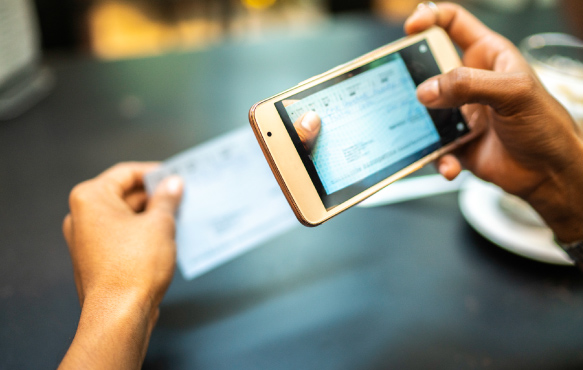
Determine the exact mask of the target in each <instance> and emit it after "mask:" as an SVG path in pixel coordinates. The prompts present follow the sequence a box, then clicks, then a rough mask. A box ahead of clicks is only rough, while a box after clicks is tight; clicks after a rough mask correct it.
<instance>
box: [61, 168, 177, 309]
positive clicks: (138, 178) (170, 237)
mask: <svg viewBox="0 0 583 370" xmlns="http://www.w3.org/2000/svg"><path fill="white" fill-rule="evenodd" d="M156 166H157V164H155V163H122V164H118V165H116V166H114V167H112V168H110V169H108V170H107V171H105V172H103V173H102V174H101V175H99V176H97V177H96V178H94V179H92V180H88V181H86V182H83V183H81V184H79V185H77V186H76V187H75V188H74V189H73V191H72V192H71V195H70V199H69V205H70V209H71V213H70V214H69V215H67V217H66V218H65V221H64V223H63V233H64V235H65V239H66V240H67V244H68V245H69V251H70V253H71V259H72V261H73V269H74V273H75V283H76V285H77V290H78V294H79V299H80V302H81V304H82V305H83V302H84V300H85V298H86V297H87V296H88V295H92V294H96V295H99V296H101V297H112V296H113V297H115V298H119V296H123V295H124V294H138V295H139V296H140V297H142V298H144V299H145V300H147V304H149V305H150V306H151V307H157V306H158V304H159V303H160V301H161V300H162V297H163V295H164V293H165V291H166V289H167V288H168V285H169V284H170V281H171V279H172V275H173V271H174V265H175V259H176V257H175V255H176V251H175V243H174V212H175V211H176V208H177V206H178V203H179V201H180V197H181V192H182V182H181V180H180V179H179V178H176V177H174V178H169V179H167V180H166V181H165V182H163V183H162V184H161V185H160V186H159V187H158V189H157V190H156V193H155V194H154V195H153V196H152V198H151V199H150V200H148V199H147V194H146V192H145V190H144V186H143V176H144V174H146V173H147V172H149V171H151V170H152V169H154V168H155V167H156Z"/></svg>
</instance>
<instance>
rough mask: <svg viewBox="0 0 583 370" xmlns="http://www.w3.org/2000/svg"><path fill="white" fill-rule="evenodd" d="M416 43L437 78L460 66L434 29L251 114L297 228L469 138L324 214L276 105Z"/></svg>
mask: <svg viewBox="0 0 583 370" xmlns="http://www.w3.org/2000/svg"><path fill="white" fill-rule="evenodd" d="M421 40H426V42H427V44H428V46H429V48H430V50H431V53H432V55H433V56H434V58H435V61H436V63H437V66H438V67H439V69H440V71H441V72H442V73H444V72H447V71H450V70H451V69H453V68H455V67H458V66H460V65H461V61H460V59H459V56H458V54H457V52H456V51H455V48H454V46H453V44H452V43H451V41H450V39H449V37H448V36H447V34H446V33H445V31H443V29H441V28H437V27H433V28H430V29H428V30H426V31H424V32H422V33H419V34H417V35H414V36H409V37H406V38H402V39H400V40H397V41H395V42H393V43H391V44H388V45H385V46H383V47H380V48H378V49H376V50H373V51H372V52H370V53H367V54H365V55H363V56H361V57H359V58H357V59H354V60H352V61H350V62H348V63H345V64H342V65H340V66H338V67H336V68H333V69H331V70H329V71H327V72H324V73H322V74H320V75H317V76H315V77H312V78H310V79H308V80H306V81H304V82H302V83H300V84H298V85H297V86H295V87H293V88H291V89H288V90H286V91H284V92H282V93H280V94H277V95H275V96H272V97H270V98H268V99H265V100H262V101H261V102H259V103H257V104H255V105H254V106H253V107H252V108H251V109H250V111H249V122H250V123H251V126H252V128H253V131H254V133H255V136H256V137H257V140H258V142H259V144H260V146H261V149H262V151H263V153H264V155H265V158H266V159H267V161H268V163H269V166H270V167H271V170H272V172H273V174H274V175H275V177H276V179H277V181H278V183H279V185H280V187H281V189H282V191H283V193H284V195H285V197H286V198H287V200H288V202H289V204H290V205H291V207H292V209H293V211H294V213H295V215H296V217H297V218H298V220H299V221H300V222H301V223H302V224H304V225H306V226H316V225H319V224H321V223H322V222H324V221H326V220H328V219H330V218H331V217H333V216H335V215H337V214H339V213H340V212H343V211H345V210H346V209H348V208H350V207H352V206H353V205H355V204H357V203H359V202H361V201H363V200H364V199H366V198H368V197H369V196H371V195H373V194H374V193H376V192H377V191H379V190H381V189H382V188H384V187H385V186H387V185H389V184H390V183H392V182H394V181H396V180H398V179H400V178H402V177H404V176H406V175H408V174H410V173H412V172H414V171H416V170H418V169H420V168H421V167H423V166H425V165H426V164H428V163H430V162H432V161H434V160H435V159H437V158H438V157H439V156H441V155H443V154H444V153H446V152H448V151H451V150H452V149H453V148H455V147H457V146H459V145H461V144H462V143H464V142H466V141H468V140H470V139H471V137H472V132H471V131H470V133H468V134H467V135H465V136H462V137H461V138H459V139H457V140H455V141H453V142H452V143H450V144H448V145H446V146H444V147H441V148H440V149H438V150H437V151H434V152H432V153H430V154H428V155H427V156H425V157H423V158H422V159H420V160H418V161H416V162H414V163H412V164H411V165H409V166H407V167H405V168H403V169H402V170H400V171H398V172H396V173H394V174H393V175H391V176H389V177H387V178H386V179H384V180H382V181H380V182H378V183H377V184H375V185H373V186H371V187H370V188H368V189H366V190H365V191H363V192H361V193H359V194H357V195H355V196H353V197H351V198H350V199H348V200H346V201H344V202H342V203H340V204H339V205H336V206H334V207H332V208H329V209H326V207H325V206H324V204H323V202H322V200H321V198H320V196H319V194H318V192H317V190H316V188H315V186H314V184H313V182H312V180H311V178H310V176H309V174H308V172H307V170H306V168H305V167H304V164H303V162H302V160H301V158H300V156H299V154H298V152H297V149H296V147H295V145H294V144H293V142H292V139H291V137H290V136H289V134H288V132H287V130H286V128H285V124H284V122H283V120H282V119H281V116H280V115H279V113H278V112H277V109H276V107H275V103H276V102H277V101H280V100H283V99H285V98H287V97H289V96H292V95H295V94H297V93H299V92H301V91H304V90H307V89H310V88H311V87H313V86H316V85H318V84H320V83H322V82H324V81H327V80H329V79H332V78H334V77H336V76H339V75H341V74H343V73H346V72H348V71H350V70H352V69H355V68H358V67H360V66H362V65H365V64H367V63H369V62H371V61H373V60H375V59H378V58H380V57H383V56H385V55H387V54H390V53H394V52H396V51H399V50H400V49H402V48H405V47H407V46H409V45H411V44H415V43H417V42H419V41H421Z"/></svg>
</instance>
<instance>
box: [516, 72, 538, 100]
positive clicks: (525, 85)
mask: <svg viewBox="0 0 583 370" xmlns="http://www.w3.org/2000/svg"><path fill="white" fill-rule="evenodd" d="M514 80H515V81H514V83H513V84H514V86H515V88H516V89H517V93H518V94H520V95H525V94H530V93H532V92H533V91H535V89H536V87H537V85H538V82H537V79H536V77H535V76H534V75H533V74H532V73H527V72H519V73H517V75H516V77H515V79H514Z"/></svg>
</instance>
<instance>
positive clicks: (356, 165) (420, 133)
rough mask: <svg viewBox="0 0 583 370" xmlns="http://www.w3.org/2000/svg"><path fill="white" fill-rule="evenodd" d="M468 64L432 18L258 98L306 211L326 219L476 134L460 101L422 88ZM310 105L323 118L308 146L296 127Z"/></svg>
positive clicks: (310, 220) (272, 145)
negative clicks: (437, 104)
mask: <svg viewBox="0 0 583 370" xmlns="http://www.w3.org/2000/svg"><path fill="white" fill-rule="evenodd" d="M460 65H461V62H460V59H459V56H458V54H457V52H456V50H455V48H454V46H453V44H452V43H451V41H450V39H449V37H448V36H447V34H446V33H445V32H444V31H443V30H442V29H441V28H437V27H434V28H431V29H429V30H427V31H424V32H422V33H419V34H417V35H414V36H409V37H406V38H403V39H400V40H397V41H395V42H393V43H391V44H388V45H385V46H383V47H381V48H379V49H377V50H374V51H372V52H370V53H368V54H365V55H363V56H362V57H359V58H357V59H355V60H353V61H351V62H348V63H345V64H343V65H340V66H338V67H336V68H334V69H332V70H330V71H328V72H325V73H323V74H320V75H318V76H315V77H313V78H310V79H309V80H306V81H304V82H302V83H300V84H299V85H297V86H295V87H293V88H291V89H288V90H286V91H284V92H282V93H279V94H277V95H275V96H273V97H271V98H268V99H265V100H263V101H261V102H259V103H257V104H255V105H254V106H253V107H252V108H251V110H250V111H249V122H250V123H251V126H252V128H253V131H254V133H255V136H256V138H257V141H258V142H259V145H260V146H261V149H262V150H263V153H264V155H265V158H266V159H267V161H268V162H269V165H270V167H271V170H272V171H273V174H274V175H275V177H276V179H277V181H278V183H279V185H280V187H281V189H282V190H283V193H284V194H285V196H286V198H287V200H288V202H289V204H290V206H291V207H292V209H293V211H294V213H295V215H296V217H297V218H298V220H299V221H300V222H301V223H302V224H304V225H306V226H316V225H319V224H321V223H322V222H324V221H326V220H328V219H330V218H331V217H333V216H335V215H337V214H339V213H340V212H342V211H344V210H346V209H348V208H350V207H351V206H353V205H355V204H357V203H358V202H360V201H362V200H364V199H366V198H367V197H369V196H371V195H372V194H374V193H376V192H377V191H379V190H381V189H382V188H384V187H385V186H387V185H389V184H390V183H392V182H394V181H395V180H398V179H400V178H402V177H404V176H406V175H408V174H410V173H412V172H414V171H416V170H418V169H420V168H421V167H423V166H424V165H426V164H428V163H430V162H432V161H434V160H435V159H437V158H438V157H439V156H441V155H443V154H444V153H446V152H448V151H451V150H452V149H454V148H456V147H457V146H459V145H461V144H463V143H465V142H466V141H468V140H470V139H471V138H472V136H473V135H472V134H473V133H472V132H471V130H470V129H469V127H468V125H467V123H466V121H465V120H464V117H463V116H462V114H461V112H460V110H459V109H458V108H454V109H440V110H434V109H427V108H425V106H423V105H422V104H421V103H420V102H419V101H418V100H417V96H416V87H417V85H419V84H420V83H422V82H423V81H425V80H426V79H427V78H429V77H431V76H434V75H437V74H440V73H444V72H447V71H449V70H451V69H453V68H455V67H457V66H460ZM309 112H314V113H315V114H316V116H314V114H313V113H309ZM308 114H309V117H312V119H313V117H317V118H319V121H320V122H319V132H318V135H317V137H315V138H313V139H314V140H313V141H311V142H310V146H307V145H306V139H305V135H302V134H301V132H299V131H297V130H296V127H298V126H297V125H298V122H301V120H302V119H304V118H306V117H308ZM294 123H295V126H294Z"/></svg>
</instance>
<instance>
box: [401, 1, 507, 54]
mask: <svg viewBox="0 0 583 370" xmlns="http://www.w3.org/2000/svg"><path fill="white" fill-rule="evenodd" d="M435 25H437V26H439V27H441V28H443V29H444V30H445V31H446V32H447V34H448V35H449V37H450V38H451V39H452V40H453V41H454V42H455V43H456V44H458V45H459V47H460V48H462V50H464V51H465V50H466V49H467V48H469V47H470V46H472V45H474V44H475V43H477V42H478V41H480V40H481V39H483V38H484V37H489V36H496V35H497V34H496V33H495V32H494V31H492V30H491V29H489V28H488V27H486V25H484V24H483V23H482V22H480V21H479V20H478V19H477V18H476V17H474V16H473V15H472V14H471V13H470V12H468V11H467V10H466V9H464V8H463V7H461V6H460V5H457V4H452V3H438V4H435V7H434V6H433V4H432V5H431V6H429V5H427V4H425V3H421V4H419V6H418V7H417V10H416V11H415V12H414V13H413V14H411V16H409V18H407V20H406V21H405V25H404V28H405V32H406V33H407V34H408V35H410V34H413V33H418V32H421V31H425V30H426V29H428V28H430V27H432V26H435Z"/></svg>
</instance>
